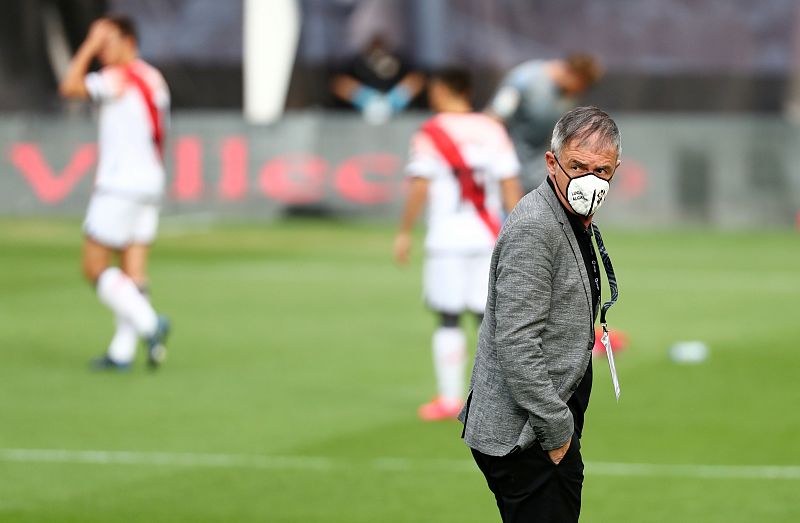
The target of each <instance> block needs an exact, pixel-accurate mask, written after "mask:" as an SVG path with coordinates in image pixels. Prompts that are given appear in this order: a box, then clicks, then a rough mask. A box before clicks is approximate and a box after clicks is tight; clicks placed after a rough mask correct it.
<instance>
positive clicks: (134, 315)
mask: <svg viewBox="0 0 800 523" xmlns="http://www.w3.org/2000/svg"><path fill="white" fill-rule="evenodd" d="M136 212H137V205H136V202H132V201H129V200H126V199H124V198H119V197H115V196H111V195H96V196H94V197H93V198H92V202H91V203H90V204H89V212H88V213H87V216H86V222H85V223H84V230H85V232H86V241H85V242H84V272H85V273H86V276H87V278H89V279H90V281H92V282H93V283H94V284H95V287H96V289H97V295H98V297H99V298H100V301H101V302H102V303H103V304H105V305H106V306H107V307H108V308H109V309H111V310H112V311H113V312H114V314H115V315H117V316H119V317H121V318H124V319H125V320H127V321H129V322H130V323H131V324H132V325H133V326H134V328H135V329H136V332H137V334H138V335H139V336H141V337H147V336H152V335H153V334H154V333H155V332H156V329H157V326H158V318H157V316H156V313H155V311H154V310H153V308H152V307H151V306H150V303H149V302H148V301H147V300H146V299H145V298H144V297H143V296H142V295H141V293H140V292H139V289H138V288H137V287H136V284H135V283H134V282H133V280H131V279H130V278H129V277H128V276H127V275H125V273H124V272H122V270H120V269H119V268H117V267H112V266H111V264H110V258H111V252H112V251H115V250H116V251H122V250H123V249H124V248H125V246H126V245H128V244H129V243H130V241H131V234H132V227H133V223H134V220H135V217H136Z"/></svg>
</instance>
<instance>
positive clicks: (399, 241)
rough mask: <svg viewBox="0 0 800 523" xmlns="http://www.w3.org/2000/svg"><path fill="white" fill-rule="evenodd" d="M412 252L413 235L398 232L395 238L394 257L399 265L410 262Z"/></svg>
mask: <svg viewBox="0 0 800 523" xmlns="http://www.w3.org/2000/svg"><path fill="white" fill-rule="evenodd" d="M410 254H411V235H410V234H409V233H407V232H400V233H397V236H396V237H395V239H394V259H395V261H396V262H397V263H398V264H399V265H406V264H408V259H409V255H410Z"/></svg>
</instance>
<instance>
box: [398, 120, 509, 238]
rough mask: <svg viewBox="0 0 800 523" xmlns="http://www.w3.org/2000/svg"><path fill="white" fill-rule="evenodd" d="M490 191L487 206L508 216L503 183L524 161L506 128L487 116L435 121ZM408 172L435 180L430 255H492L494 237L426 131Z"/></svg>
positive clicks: (418, 137)
mask: <svg viewBox="0 0 800 523" xmlns="http://www.w3.org/2000/svg"><path fill="white" fill-rule="evenodd" d="M433 121H434V122H435V123H436V125H437V126H438V127H440V128H441V129H442V130H443V131H444V132H446V133H447V135H448V136H449V137H450V139H451V140H452V141H453V143H454V144H455V146H456V147H457V148H458V149H459V152H460V154H461V156H462V157H463V159H464V161H465V162H466V163H467V165H468V166H469V167H471V168H472V169H473V174H474V177H475V181H476V182H477V183H478V184H479V185H480V186H481V187H482V188H483V190H484V191H485V205H486V209H487V211H488V212H489V213H491V214H492V215H493V216H495V217H496V218H497V219H498V220H499V218H500V216H501V214H502V212H503V205H502V198H501V195H500V181H501V180H503V179H506V178H511V177H514V176H517V175H518V174H519V169H520V166H519V161H518V160H517V155H516V153H515V152H514V147H513V145H512V144H511V139H510V138H509V136H508V133H507V132H506V130H505V128H504V127H503V125H502V124H500V123H499V122H497V121H495V120H493V119H492V118H490V117H489V116H486V115H485V114H482V113H440V114H438V115H436V116H434V117H433ZM406 173H407V175H408V176H412V177H422V178H427V179H429V180H430V187H429V189H428V209H427V211H428V212H427V219H428V232H427V235H426V238H425V247H426V249H427V250H428V252H441V251H445V252H453V251H455V252H475V251H486V250H491V249H492V248H493V247H494V242H495V237H494V235H493V234H492V233H491V232H490V231H489V229H488V228H487V227H486V224H485V223H484V222H483V221H482V220H481V218H480V216H479V215H478V212H477V211H476V210H475V207H474V206H473V205H472V204H471V203H469V202H468V201H464V199H463V198H462V194H461V186H460V185H459V183H458V180H457V178H456V176H455V174H454V173H453V170H452V169H451V167H450V165H449V163H448V162H447V160H446V159H445V158H444V157H443V156H442V154H441V153H440V152H439V150H438V149H437V148H436V146H435V145H434V143H433V141H432V140H431V138H430V137H429V136H428V135H427V134H426V133H425V132H423V131H420V132H418V133H417V134H415V135H414V137H413V138H412V139H411V150H410V154H409V161H408V165H407V166H406Z"/></svg>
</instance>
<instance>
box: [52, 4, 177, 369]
mask: <svg viewBox="0 0 800 523" xmlns="http://www.w3.org/2000/svg"><path fill="white" fill-rule="evenodd" d="M94 58H97V59H98V60H99V61H100V63H101V64H102V66H103V68H102V69H101V70H100V71H99V72H94V73H90V72H88V71H89V67H90V65H91V62H92V60H93V59H94ZM59 90H60V92H61V95H62V96H64V97H66V98H79V99H87V98H89V99H91V100H92V101H93V102H95V103H97V104H98V105H99V107H100V115H99V118H100V135H99V163H98V168H97V177H96V181H95V189H94V194H93V195H92V199H91V201H90V202H89V209H88V211H87V213H86V220H85V222H84V233H85V240H84V248H83V272H84V275H85V276H86V278H87V279H88V280H89V281H91V282H92V283H93V284H94V285H95V287H96V289H97V295H98V297H99V298H100V301H101V302H102V303H103V304H105V305H106V306H107V307H108V308H109V309H111V311H112V312H113V313H114V315H115V318H116V332H115V334H114V338H113V339H112V340H111V344H110V345H109V347H108V351H107V353H106V354H105V355H104V356H102V357H101V358H98V359H96V360H94V361H93V362H92V365H93V367H94V368H96V369H98V370H103V369H109V370H125V369H128V368H129V366H130V365H131V362H132V361H133V358H134V356H135V353H136V345H137V342H138V340H139V339H143V340H144V341H145V342H146V344H147V348H148V362H149V364H150V366H151V367H157V366H158V365H159V364H160V363H161V362H162V361H163V360H164V357H165V355H166V348H165V346H164V342H165V339H166V336H167V332H168V330H169V323H168V322H167V320H166V318H165V317H163V316H159V315H158V314H156V312H155V310H153V307H152V306H151V305H150V302H149V300H148V298H147V293H146V285H147V275H146V268H147V256H148V250H149V245H150V243H152V241H153V239H154V238H155V235H156V229H157V227H158V212H159V201H160V199H161V195H162V193H163V191H164V167H163V163H162V154H163V146H164V124H165V120H166V116H167V113H168V111H169V90H168V89H167V84H166V82H165V81H164V78H163V77H162V76H161V73H159V72H158V71H157V70H156V69H155V68H153V67H152V66H150V65H148V64H147V63H145V62H143V61H142V60H140V59H139V57H138V42H137V37H136V30H135V27H134V24H133V22H132V21H131V20H130V19H128V18H126V17H122V16H117V17H108V18H101V19H99V20H97V21H96V22H94V24H92V27H91V29H90V30H89V35H88V36H87V37H86V40H85V41H84V42H83V44H81V47H80V48H79V49H78V52H77V53H76V54H75V56H74V58H73V59H72V62H71V63H70V66H69V70H68V71H67V74H66V76H65V77H64V79H63V81H62V82H61V85H60V87H59ZM115 253H116V254H119V268H117V267H114V266H112V265H111V259H112V255H113V254H115Z"/></svg>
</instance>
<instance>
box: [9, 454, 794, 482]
mask: <svg viewBox="0 0 800 523" xmlns="http://www.w3.org/2000/svg"><path fill="white" fill-rule="evenodd" d="M0 462H5V463H71V464H91V465H155V466H174V467H199V468H203V467H207V468H250V469H269V470H306V471H320V472H325V471H335V470H343V469H363V468H367V469H373V470H381V471H386V472H414V471H440V472H469V471H474V470H476V466H475V464H474V463H473V462H471V461H469V460H459V459H429V460H427V459H410V458H389V457H385V458H375V459H368V460H366V459H365V460H356V459H344V458H330V457H307V456H266V455H258V454H201V453H180V452H138V451H116V450H65V449H0ZM586 474H587V475H589V476H624V477H654V478H656V477H675V478H701V479H774V480H800V466H796V465H663V464H655V463H611V462H588V463H586Z"/></svg>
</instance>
